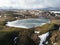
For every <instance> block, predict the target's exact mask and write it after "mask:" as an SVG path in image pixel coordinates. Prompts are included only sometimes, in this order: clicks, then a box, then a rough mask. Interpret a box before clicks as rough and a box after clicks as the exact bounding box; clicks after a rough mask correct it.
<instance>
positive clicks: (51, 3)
mask: <svg viewBox="0 0 60 45" xmlns="http://www.w3.org/2000/svg"><path fill="white" fill-rule="evenodd" d="M48 7H57V8H58V7H60V0H0V8H16V9H37V8H48Z"/></svg>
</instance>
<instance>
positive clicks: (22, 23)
mask: <svg viewBox="0 0 60 45" xmlns="http://www.w3.org/2000/svg"><path fill="white" fill-rule="evenodd" d="M46 23H50V20H49V19H33V18H31V19H23V20H16V21H12V22H7V24H6V25H7V26H12V27H19V28H32V27H37V26H41V25H43V24H46Z"/></svg>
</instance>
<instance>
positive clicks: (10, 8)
mask: <svg viewBox="0 0 60 45" xmlns="http://www.w3.org/2000/svg"><path fill="white" fill-rule="evenodd" d="M1 10H7V11H9V10H37V9H19V8H12V7H9V8H7V7H3V8H2V7H0V11H1ZM38 10H55V11H60V7H59V8H56V7H48V8H38Z"/></svg>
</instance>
